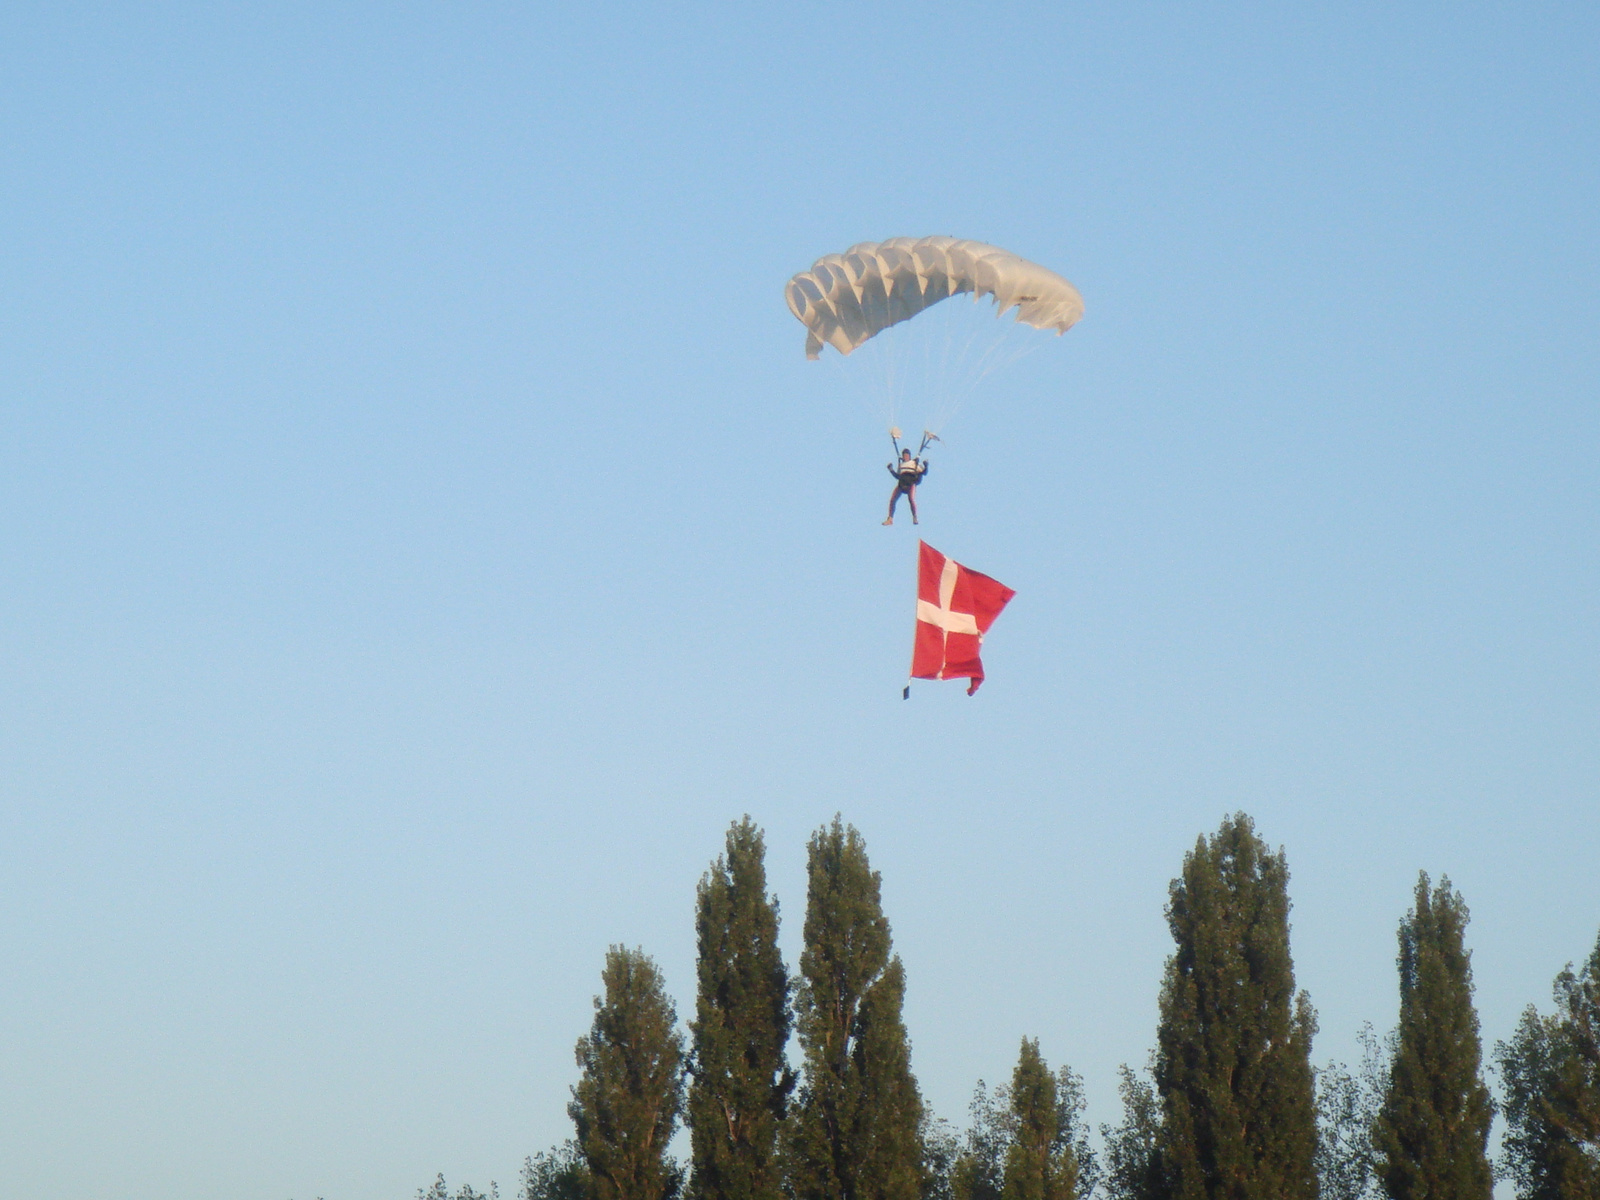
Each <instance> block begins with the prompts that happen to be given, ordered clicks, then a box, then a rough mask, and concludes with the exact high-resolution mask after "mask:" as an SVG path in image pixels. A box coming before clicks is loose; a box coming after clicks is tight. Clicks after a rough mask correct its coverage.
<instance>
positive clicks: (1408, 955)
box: [1372, 872, 1494, 1200]
mask: <svg viewBox="0 0 1600 1200" xmlns="http://www.w3.org/2000/svg"><path fill="white" fill-rule="evenodd" d="M1466 927H1467V906H1466V904H1465V903H1464V902H1463V901H1462V899H1461V896H1460V895H1459V893H1457V892H1455V891H1454V890H1452V889H1451V887H1450V880H1449V879H1448V878H1445V879H1441V880H1440V881H1439V886H1438V887H1437V888H1433V889H1430V888H1429V886H1428V875H1427V872H1422V873H1421V874H1420V876H1419V877H1418V879H1417V890H1416V904H1415V906H1414V907H1413V908H1412V910H1411V911H1410V912H1409V913H1407V914H1406V917H1405V919H1404V920H1403V921H1401V922H1400V954H1399V957H1398V959H1397V963H1398V965H1399V968H1400V1026H1399V1029H1398V1030H1397V1031H1396V1032H1397V1039H1396V1043H1395V1050H1394V1057H1393V1059H1392V1061H1391V1063H1390V1067H1389V1087H1388V1091H1387V1092H1386V1093H1385V1095H1384V1098H1383V1106H1382V1108H1381V1109H1379V1112H1378V1119H1377V1122H1376V1123H1375V1125H1374V1126H1373V1137H1372V1141H1373V1149H1374V1151H1375V1153H1376V1163H1375V1168H1376V1171H1377V1175H1378V1180H1379V1182H1380V1183H1381V1184H1382V1185H1383V1190H1384V1192H1385V1193H1386V1194H1387V1195H1389V1196H1390V1197H1391V1198H1392V1200H1438V1198H1439V1197H1443V1196H1448V1197H1450V1200H1489V1197H1490V1195H1491V1193H1492V1191H1493V1188H1494V1173H1493V1171H1492V1170H1491V1169H1490V1166H1489V1159H1488V1156H1487V1154H1486V1153H1485V1147H1486V1146H1487V1145H1488V1142H1489V1122H1490V1120H1491V1119H1492V1118H1493V1115H1494V1106H1493V1103H1492V1102H1491V1101H1490V1098H1489V1089H1488V1088H1487V1087H1485V1086H1484V1083H1483V1079H1482V1077H1481V1075H1480V1072H1479V1065H1480V1057H1481V1050H1480V1047H1479V1043H1478V1014H1477V1012H1476V1011H1474V1009H1473V1006H1472V956H1471V953H1470V952H1469V951H1468V950H1467V949H1466V946H1465V944H1464V941H1463V935H1464V934H1465V932H1466Z"/></svg>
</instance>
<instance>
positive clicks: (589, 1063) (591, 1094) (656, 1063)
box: [567, 946, 683, 1200]
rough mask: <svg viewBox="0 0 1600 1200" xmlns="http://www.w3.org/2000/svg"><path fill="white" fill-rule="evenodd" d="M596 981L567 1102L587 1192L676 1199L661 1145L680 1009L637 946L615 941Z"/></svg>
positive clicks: (602, 1196) (667, 1124)
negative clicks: (600, 988) (590, 1019)
mask: <svg viewBox="0 0 1600 1200" xmlns="http://www.w3.org/2000/svg"><path fill="white" fill-rule="evenodd" d="M601 981H602V983H603V984H604V986H605V994H604V996H596V997H595V1001H594V1007H595V1014H594V1025H593V1026H592V1027H591V1029H590V1031H589V1033H588V1034H587V1035H586V1036H585V1037H581V1038H579V1039H578V1045H577V1049H576V1051H575V1054H576V1057H577V1060H578V1067H579V1071H580V1075H579V1078H578V1082H577V1084H576V1085H575V1086H574V1087H573V1089H572V1103H570V1104H569V1105H567V1112H568V1114H569V1115H570V1116H571V1117H572V1123H573V1125H574V1127H575V1128H576V1130H577V1142H578V1147H579V1149H580V1150H581V1151H582V1153H583V1158H584V1161H585V1163H586V1165H587V1166H588V1170H589V1176H590V1182H591V1188H592V1200H673V1197H675V1196H676V1195H677V1193H678V1190H679V1187H680V1184H681V1179H680V1176H679V1173H678V1170H677V1168H676V1165H675V1164H673V1163H672V1162H671V1161H670V1160H669V1159H668V1158H667V1156H666V1150H667V1143H668V1142H669V1141H670V1140H671V1138H672V1134H673V1131H674V1130H675V1129H676V1128H677V1124H678V1113H679V1110H680V1109H681V1108H682V1105H683V1037H682V1035H681V1034H680V1033H679V1032H678V1030H677V1020H678V1015H677V1010H676V1009H675V1008H674V1007H673V1004H672V1001H671V999H669V998H668V996H667V993H666V988H665V986H664V985H663V983H662V979H661V972H660V971H659V970H657V968H656V965H655V963H654V961H652V960H651V959H650V957H649V956H648V955H646V954H645V953H644V951H642V950H630V949H628V948H627V947H625V946H613V947H612V948H611V950H610V951H609V952H608V953H607V954H606V964H605V969H604V970H603V971H602V972H601Z"/></svg>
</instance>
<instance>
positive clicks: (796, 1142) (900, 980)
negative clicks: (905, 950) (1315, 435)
mask: <svg viewBox="0 0 1600 1200" xmlns="http://www.w3.org/2000/svg"><path fill="white" fill-rule="evenodd" d="M807 875H808V880H809V883H808V888H807V893H806V923H805V948H804V950H803V951H802V953H801V955H800V980H799V987H798V990H797V993H796V998H795V1031H796V1033H797V1035H798V1037H799V1041H800V1046H801V1049H802V1051H803V1059H804V1072H805V1073H804V1083H803V1085H802V1087H801V1089H800V1094H799V1097H798V1103H797V1105H796V1111H795V1112H794V1114H793V1116H792V1120H791V1122H790V1127H789V1130H788V1149H787V1153H788V1168H789V1186H790V1191H791V1193H792V1194H793V1195H794V1196H795V1197H796V1198H797V1200H918V1197H919V1195H920V1193H921V1190H922V1184H923V1162H922V1157H923V1156H922V1146H921V1141H920V1138H919V1136H918V1129H919V1125H920V1123H921V1120H922V1116H923V1110H922V1100H921V1097H920V1095H919V1094H918V1091H917V1081H916V1079H915V1077H914V1076H913V1075H912V1074H911V1047H910V1042H909V1040H908V1039H907V1037H906V1031H905V1026H904V1024H903V1023H902V1021H901V1017H900V1009H901V1004H902V1001H903V999H904V995H905V970H904V968H903V967H902V966H901V964H900V960H899V958H897V957H892V956H891V954H890V938H889V922H888V920H887V919H885V917H884V915H883V908H882V905H881V902H880V899H879V891H880V878H879V876H878V873H877V872H876V871H874V870H872V868H871V866H870V865H869V864H868V862H867V851H866V846H865V844H864V843H863V842H862V840H861V835H860V834H859V833H857V832H856V831H855V829H854V828H852V827H848V826H843V825H841V824H840V821H839V818H838V817H835V818H834V820H833V824H832V825H831V826H828V827H825V828H823V829H819V830H818V831H817V832H816V833H815V834H814V835H813V836H812V838H811V844H810V847H809V853H808V856H807Z"/></svg>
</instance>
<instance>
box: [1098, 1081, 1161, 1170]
mask: <svg viewBox="0 0 1600 1200" xmlns="http://www.w3.org/2000/svg"><path fill="white" fill-rule="evenodd" d="M1119 1075H1120V1079H1119V1082H1118V1084H1117V1094H1118V1096H1119V1097H1120V1098H1121V1100H1122V1124H1120V1125H1102V1126H1100V1136H1101V1137H1102V1138H1104V1139H1105V1153H1106V1168H1105V1171H1106V1193H1107V1195H1108V1196H1109V1197H1110V1198H1111V1200H1158V1198H1159V1197H1160V1196H1161V1195H1162V1181H1161V1174H1160V1169H1159V1163H1158V1160H1157V1151H1156V1142H1157V1139H1158V1138H1159V1137H1160V1134H1161V1101H1160V1100H1159V1099H1157V1098H1156V1091H1155V1087H1154V1086H1153V1085H1152V1084H1151V1081H1150V1079H1149V1078H1148V1077H1146V1076H1142V1075H1139V1074H1137V1073H1136V1072H1135V1071H1134V1070H1133V1068H1131V1067H1129V1066H1128V1065H1127V1064H1126V1063H1124V1064H1123V1066H1122V1068H1121V1070H1120V1072H1119Z"/></svg>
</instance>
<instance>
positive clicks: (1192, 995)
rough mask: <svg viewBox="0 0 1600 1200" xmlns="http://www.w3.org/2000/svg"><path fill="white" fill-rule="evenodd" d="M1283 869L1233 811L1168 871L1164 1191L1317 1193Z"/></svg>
mask: <svg viewBox="0 0 1600 1200" xmlns="http://www.w3.org/2000/svg"><path fill="white" fill-rule="evenodd" d="M1288 882H1289V870H1288V865H1287V862H1286V860H1285V858H1284V855H1283V852H1282V851H1281V850H1280V851H1279V852H1278V853H1277V854H1273V853H1272V852H1271V851H1270V850H1269V849H1268V848H1267V846H1266V844H1265V843H1263V842H1262V841H1261V839H1260V838H1259V837H1257V836H1256V832H1255V828H1254V826H1253V825H1252V823H1251V821H1250V818H1249V817H1248V816H1246V815H1245V814H1244V813H1237V814H1235V815H1234V816H1232V817H1230V818H1228V819H1227V820H1225V821H1223V823H1222V827H1221V828H1220V829H1219V830H1218V831H1217V833H1216V835H1215V836H1213V837H1212V838H1211V839H1210V840H1209V841H1208V840H1207V839H1205V838H1201V839H1199V840H1198V841H1197V842H1196V844H1195V848H1194V850H1193V852H1191V853H1190V854H1189V855H1187V856H1186V857H1185V859H1184V863H1183V875H1182V877H1181V878H1179V879H1175V880H1173V881H1172V885H1171V888H1170V890H1169V902H1168V905H1167V924H1168V927H1169V928H1170V929H1171V931H1172V938H1173V941H1174V942H1175V943H1176V944H1177V949H1176V951H1175V952H1174V953H1173V955H1172V957H1171V958H1170V959H1168V960H1167V969H1166V976H1165V979H1164V981H1163V984H1162V989H1161V1006H1160V1012H1161V1017H1160V1025H1159V1028H1158V1031H1157V1049H1156V1056H1155V1085H1156V1094H1157V1095H1158V1096H1159V1098H1160V1102H1161V1120H1160V1125H1159V1128H1158V1130H1157V1133H1156V1141H1155V1160H1156V1161H1155V1163H1154V1166H1155V1168H1156V1179H1157V1180H1158V1181H1159V1182H1158V1183H1157V1187H1158V1188H1159V1192H1160V1194H1161V1195H1163V1196H1166V1197H1171V1198H1172V1200H1211V1198H1216V1200H1222V1198H1224V1197H1225V1198H1227V1200H1258V1198H1259V1200H1315V1197H1316V1195H1317V1178H1316V1172H1315V1168H1314V1165H1313V1159H1314V1155H1315V1152H1316V1144H1317V1131H1316V1117H1315V1106H1314V1101H1313V1096H1312V1070H1311V1061H1310V1053H1311V1038H1312V1035H1313V1034H1314V1033H1315V1032H1316V1017H1315V1016H1314V1014H1313V1013H1312V1010H1311V1005H1310V1001H1309V1000H1308V999H1307V998H1306V995H1305V993H1303V992H1302V993H1300V994H1299V995H1298V996H1296V994H1295V987H1294V966H1293V963H1292V962H1291V960H1290V956H1289V893H1288Z"/></svg>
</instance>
